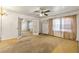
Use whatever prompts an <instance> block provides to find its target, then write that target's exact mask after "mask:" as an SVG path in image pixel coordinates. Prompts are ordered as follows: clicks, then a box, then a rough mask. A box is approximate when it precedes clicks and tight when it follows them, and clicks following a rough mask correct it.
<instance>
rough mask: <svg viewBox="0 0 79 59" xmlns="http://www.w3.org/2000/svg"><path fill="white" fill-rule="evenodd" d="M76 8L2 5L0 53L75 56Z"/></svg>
mask: <svg viewBox="0 0 79 59" xmlns="http://www.w3.org/2000/svg"><path fill="white" fill-rule="evenodd" d="M78 52H79V6H1V7H0V53H78Z"/></svg>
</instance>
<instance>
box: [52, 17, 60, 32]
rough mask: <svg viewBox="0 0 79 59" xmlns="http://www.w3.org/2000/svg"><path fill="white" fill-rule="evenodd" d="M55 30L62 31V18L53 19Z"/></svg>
mask: <svg viewBox="0 0 79 59" xmlns="http://www.w3.org/2000/svg"><path fill="white" fill-rule="evenodd" d="M53 31H61V30H60V18H57V19H54V20H53Z"/></svg>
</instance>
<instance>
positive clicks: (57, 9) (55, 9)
mask: <svg viewBox="0 0 79 59" xmlns="http://www.w3.org/2000/svg"><path fill="white" fill-rule="evenodd" d="M40 7H41V8H45V9H49V10H50V11H51V12H49V15H56V14H59V13H64V12H70V11H74V10H79V6H6V7H5V8H6V9H8V10H11V11H15V12H18V13H22V14H26V15H30V16H38V14H37V13H34V11H35V10H38V9H39V8H40Z"/></svg>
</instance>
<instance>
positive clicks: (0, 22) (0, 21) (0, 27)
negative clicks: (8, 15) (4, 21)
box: [0, 16, 1, 39]
mask: <svg viewBox="0 0 79 59" xmlns="http://www.w3.org/2000/svg"><path fill="white" fill-rule="evenodd" d="M0 39H1V16H0Z"/></svg>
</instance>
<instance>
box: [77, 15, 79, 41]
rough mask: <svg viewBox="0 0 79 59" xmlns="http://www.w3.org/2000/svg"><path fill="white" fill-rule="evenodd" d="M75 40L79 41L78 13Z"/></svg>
mask: <svg viewBox="0 0 79 59" xmlns="http://www.w3.org/2000/svg"><path fill="white" fill-rule="evenodd" d="M77 41H79V14H78V15H77Z"/></svg>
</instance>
